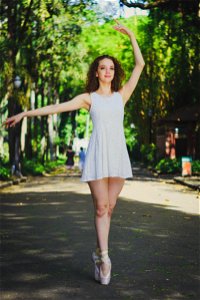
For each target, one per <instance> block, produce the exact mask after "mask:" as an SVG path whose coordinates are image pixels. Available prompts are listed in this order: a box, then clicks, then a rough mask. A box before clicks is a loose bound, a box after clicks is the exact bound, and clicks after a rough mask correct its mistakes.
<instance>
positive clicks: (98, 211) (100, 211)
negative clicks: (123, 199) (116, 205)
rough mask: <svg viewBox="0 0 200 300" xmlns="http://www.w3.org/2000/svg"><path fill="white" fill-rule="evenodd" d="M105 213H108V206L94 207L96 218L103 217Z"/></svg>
mask: <svg viewBox="0 0 200 300" xmlns="http://www.w3.org/2000/svg"><path fill="white" fill-rule="evenodd" d="M106 213H108V204H104V205H98V206H97V207H96V216H97V217H100V218H101V217H103V216H104V215H105V214H106Z"/></svg>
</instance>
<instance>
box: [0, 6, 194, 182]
mask: <svg viewBox="0 0 200 300" xmlns="http://www.w3.org/2000/svg"><path fill="white" fill-rule="evenodd" d="M0 5H1V20H0V27H1V36H0V111H1V114H0V115H1V117H0V125H1V131H0V164H1V165H0V177H1V179H8V178H10V176H11V175H17V176H21V173H22V174H23V175H28V174H32V175H39V174H43V173H44V172H50V171H52V170H53V169H54V168H57V166H58V165H63V164H65V161H66V157H65V154H66V149H67V146H68V145H70V144H73V145H74V148H75V150H76V151H78V150H79V147H80V146H81V145H82V146H83V147H85V148H86V147H87V142H88V138H89V136H90V133H91V130H92V124H91V120H90V118H89V114H88V113H87V112H86V111H84V110H80V111H73V112H68V113H63V114H60V115H53V116H48V117H42V118H41V117H38V118H34V119H28V120H27V119H24V120H23V122H22V123H21V124H19V125H17V126H15V128H12V129H9V130H7V129H5V128H4V127H2V123H3V122H4V121H5V119H6V118H7V116H11V115H13V114H16V113H18V112H21V111H22V110H29V109H35V108H39V107H42V106H44V105H49V104H54V103H62V102H64V101H68V100H70V99H71V98H73V97H74V96H75V95H77V94H80V93H83V92H84V86H85V80H86V74H87V70H88V66H89V64H90V63H91V62H92V61H93V60H94V58H95V57H96V56H99V55H101V54H105V53H106V54H109V55H113V56H115V57H116V58H117V59H119V60H120V62H121V64H122V66H123V68H124V70H125V72H126V79H127V78H128V77H129V76H130V74H131V71H132V69H133V66H134V58H133V53H132V48H131V45H130V41H129V39H128V38H127V37H126V36H122V35H121V34H119V33H117V32H116V31H115V30H113V28H112V27H113V25H114V21H113V18H118V19H119V20H120V22H121V23H122V24H124V25H126V26H128V27H129V28H130V29H132V30H133V31H134V32H135V34H136V37H137V40H138V43H139V46H140V48H141V51H142V54H143V56H144V60H145V63H146V65H145V69H144V71H143V73H142V75H141V78H140V81H139V83H138V86H137V88H136V90H135V91H134V93H133V95H132V97H131V99H130V101H129V102H128V104H127V106H126V110H125V119H124V128H125V135H126V141H127V146H128V150H129V154H130V158H131V161H132V162H133V161H141V162H143V163H144V164H145V165H146V166H148V167H151V168H153V169H156V170H157V171H158V172H167V173H176V172H181V158H182V157H183V156H184V157H185V156H188V157H190V158H191V159H192V168H193V169H192V170H193V173H194V174H198V173H199V172H200V163H199V159H200V120H199V116H200V104H199V86H198V85H199V80H198V63H199V48H198V35H199V34H198V24H199V7H198V1H196V0H191V1H186V0H180V1H167V0H166V1H159V0H149V1H86V0H85V1H76V0H74V1H70V0H69V1H67V0H65V1H64V0H54V1H50V0H34V1H33V0H22V1H20V2H19V1H16V0H12V1H5V0H3V1H1V4H0ZM128 6H130V7H131V8H129V10H128ZM139 7H140V8H142V10H138V8H139ZM128 15H130V17H127V16H128ZM116 151H117V149H116Z"/></svg>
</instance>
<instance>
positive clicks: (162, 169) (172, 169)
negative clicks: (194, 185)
mask: <svg viewBox="0 0 200 300" xmlns="http://www.w3.org/2000/svg"><path fill="white" fill-rule="evenodd" d="M155 169H156V171H157V172H158V173H161V174H175V173H180V172H181V162H180V160H177V159H170V158H163V159H161V160H160V161H159V162H158V164H157V165H156V167H155Z"/></svg>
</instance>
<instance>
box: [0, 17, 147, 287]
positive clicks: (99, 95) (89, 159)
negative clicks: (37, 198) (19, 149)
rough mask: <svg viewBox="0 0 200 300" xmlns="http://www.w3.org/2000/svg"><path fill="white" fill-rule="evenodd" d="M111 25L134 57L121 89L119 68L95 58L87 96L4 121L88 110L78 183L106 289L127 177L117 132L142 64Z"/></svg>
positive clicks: (10, 122)
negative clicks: (84, 191)
mask: <svg viewBox="0 0 200 300" xmlns="http://www.w3.org/2000/svg"><path fill="white" fill-rule="evenodd" d="M116 23H117V25H116V26H114V29H115V30H116V31H118V32H120V33H122V34H125V35H127V36H128V37H129V38H130V41H131V44H132V48H133V52H134V56H135V67H134V68H133V71H132V74H131V77H130V78H129V80H128V81H127V82H126V83H125V84H124V86H123V87H121V81H122V78H123V70H122V69H121V67H120V64H119V63H118V62H117V60H116V59H114V58H113V57H110V56H108V55H105V56H101V57H98V58H97V59H95V61H94V62H93V63H92V65H91V67H90V69H89V72H88V82H87V93H84V94H81V95H78V96H76V97H75V98H73V99H72V100H70V101H68V102H65V103H61V104H55V105H49V106H46V107H43V108H39V109H36V110H32V111H28V112H22V113H20V114H18V115H16V116H13V117H11V118H8V119H7V121H6V122H5V123H6V125H7V126H14V125H15V124H16V123H17V122H19V121H20V120H21V119H22V118H23V117H34V116H45V115H48V114H55V113H61V112H65V111H72V110H76V109H80V108H85V109H86V110H88V111H89V112H90V114H91V117H92V121H93V132H92V136H91V138H90V143H89V146H88V150H87V153H86V160H85V164H84V169H83V173H82V181H85V182H87V183H88V185H89V188H90V191H91V194H92V198H93V202H94V210H95V227H96V233H97V249H96V252H93V253H92V259H93V261H94V265H95V279H96V280H97V281H100V283H101V284H106V285H107V284H109V282H110V278H111V261H110V258H109V256H108V237H109V231H110V221H111V215H112V212H113V209H114V207H115V205H116V201H117V197H118V195H119V193H120V192H121V190H122V187H123V185H124V181H125V178H128V177H132V170H131V165H130V160H129V157H128V152H127V148H126V143H125V138H124V132H123V117H124V106H125V104H126V103H127V101H128V100H129V98H130V96H131V94H132V93H133V91H134V89H135V87H136V85H137V82H138V79H139V77H140V74H141V72H142V69H143V67H144V65H145V63H144V60H143V57H142V54H141V52H140V49H139V46H138V44H137V41H136V38H135V36H134V34H133V32H131V31H130V30H129V29H128V28H127V27H125V26H123V25H121V24H119V22H118V21H116Z"/></svg>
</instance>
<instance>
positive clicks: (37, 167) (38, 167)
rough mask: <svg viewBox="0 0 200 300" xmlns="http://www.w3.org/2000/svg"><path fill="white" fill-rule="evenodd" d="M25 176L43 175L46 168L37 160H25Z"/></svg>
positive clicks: (23, 170)
mask: <svg viewBox="0 0 200 300" xmlns="http://www.w3.org/2000/svg"><path fill="white" fill-rule="evenodd" d="M22 172H23V175H34V176H36V175H42V174H44V172H45V168H44V166H43V165H42V164H41V163H40V162H38V161H35V160H24V161H23V162H22Z"/></svg>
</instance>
